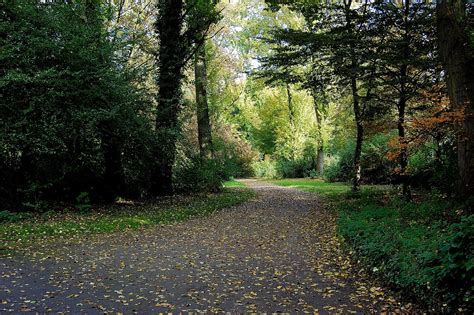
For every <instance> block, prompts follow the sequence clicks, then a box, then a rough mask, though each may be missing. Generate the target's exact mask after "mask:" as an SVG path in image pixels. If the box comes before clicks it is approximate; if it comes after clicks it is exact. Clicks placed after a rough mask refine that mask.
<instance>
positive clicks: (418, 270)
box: [338, 196, 474, 312]
mask: <svg viewBox="0 0 474 315" xmlns="http://www.w3.org/2000/svg"><path fill="white" fill-rule="evenodd" d="M362 200H363V201H357V202H348V201H345V202H342V203H339V205H338V206H339V208H340V209H343V210H344V212H343V213H342V215H341V219H340V224H339V229H340V233H341V235H342V237H343V238H344V240H345V241H346V242H347V243H348V245H349V246H350V247H351V248H352V249H353V250H354V252H355V255H356V256H357V258H358V259H360V260H362V261H363V262H364V264H366V265H368V266H369V268H370V270H372V272H373V273H374V275H376V276H377V277H380V278H382V279H383V280H384V282H385V283H387V284H389V285H391V286H393V287H395V288H397V289H398V290H400V291H402V292H403V293H404V294H405V295H406V296H409V297H411V298H416V299H417V301H420V302H421V301H423V302H424V303H425V304H426V305H427V306H430V307H435V308H436V309H440V310H441V309H443V310H444V311H447V312H452V311H453V310H457V309H458V308H466V307H467V306H468V305H470V301H471V300H472V288H473V285H474V281H473V280H474V279H473V278H472V272H470V271H471V268H472V263H473V260H474V248H473V246H472V244H471V243H472V238H473V237H474V235H473V229H472V226H473V225H472V222H473V221H472V216H471V217H463V218H461V219H456V221H457V220H460V223H452V219H451V220H446V216H448V217H449V216H452V213H450V212H452V211H453V210H452V205H449V203H447V202H444V201H440V200H436V199H434V200H430V201H425V202H422V203H421V204H414V203H406V202H403V201H400V200H397V199H394V200H390V201H389V202H388V203H387V202H384V205H381V204H380V196H376V197H374V196H370V197H368V198H363V199H362ZM470 244H471V245H470ZM420 297H423V298H420ZM443 305H444V306H443Z"/></svg>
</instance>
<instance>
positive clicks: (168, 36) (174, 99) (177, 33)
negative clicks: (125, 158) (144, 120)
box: [150, 0, 185, 196]
mask: <svg viewBox="0 0 474 315" xmlns="http://www.w3.org/2000/svg"><path fill="white" fill-rule="evenodd" d="M158 7H159V9H160V13H159V18H158V19H157V22H156V28H157V31H158V37H159V39H160V48H159V53H158V60H157V61H158V67H159V74H158V78H157V83H158V86H159V87H160V89H159V92H158V98H157V103H158V107H157V111H156V134H157V142H156V147H155V150H154V152H155V158H156V165H155V166H154V169H153V170H152V174H151V185H150V193H151V194H152V195H154V196H163V195H171V194H172V193H173V181H172V179H173V164H174V162H175V158H176V141H177V138H178V134H179V125H178V114H179V110H180V108H181V102H182V91H181V82H182V78H183V66H184V65H183V62H184V59H185V51H184V47H183V43H182V42H181V30H182V26H183V25H182V23H183V20H182V11H183V1H182V0H158Z"/></svg>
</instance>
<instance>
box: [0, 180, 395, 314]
mask: <svg viewBox="0 0 474 315" xmlns="http://www.w3.org/2000/svg"><path fill="white" fill-rule="evenodd" d="M242 182H243V183H245V184H246V185H248V186H250V187H251V188H252V189H254V190H256V192H257V197H256V198H254V199H252V200H250V201H248V202H246V203H244V204H242V205H239V206H235V207H232V208H228V209H225V210H222V211H220V212H218V213H216V214H214V215H211V216H209V217H206V218H197V219H192V220H189V221H187V222H183V223H179V224H176V225H174V226H166V227H156V228H149V229H144V230H141V231H130V232H122V233H115V234H108V235H95V236H91V237H89V238H84V239H82V240H81V241H78V240H75V241H73V240H71V241H64V242H59V243H58V242H56V243H53V244H49V245H45V246H43V247H39V248H32V249H28V250H25V251H23V252H18V253H16V254H14V255H12V256H11V257H4V258H0V270H1V278H0V313H3V312H8V311H13V312H18V311H28V310H31V311H37V312H41V313H43V312H47V311H52V312H65V313H67V312H71V313H88V314H95V313H100V314H103V313H113V314H120V313H124V314H129V313H133V312H138V313H140V314H150V313H157V312H169V311H173V312H181V311H214V312H216V311H223V310H225V311H231V312H244V311H255V310H258V311H266V312H278V311H279V312H291V313H295V312H302V311H308V312H318V311H319V312H320V313H338V312H340V313H344V314H347V313H369V312H374V311H381V310H383V309H388V310H394V309H398V308H399V307H400V306H399V304H398V303H397V302H396V301H395V299H393V298H391V297H388V295H387V294H386V293H384V292H383V291H382V289H381V288H377V287H373V286H372V285H370V284H369V282H367V281H366V279H365V278H364V277H363V275H361V274H360V273H357V272H356V271H355V269H353V268H352V267H351V266H350V262H349V260H348V258H347V257H346V256H344V255H343V254H342V252H341V249H340V248H339V242H338V240H337V237H336V232H335V229H336V227H335V220H336V219H335V216H334V214H333V212H332V211H330V210H327V209H325V208H324V207H322V205H321V203H320V202H319V200H318V196H316V195H315V194H311V193H307V192H302V191H298V190H295V189H290V188H284V187H278V186H274V185H271V184H268V183H264V182H260V181H256V180H243V181H242ZM402 311H403V309H402Z"/></svg>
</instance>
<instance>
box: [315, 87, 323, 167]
mask: <svg viewBox="0 0 474 315" xmlns="http://www.w3.org/2000/svg"><path fill="white" fill-rule="evenodd" d="M313 100H314V112H315V115H316V128H317V131H318V137H319V139H318V148H317V150H316V172H317V173H318V174H319V175H320V176H322V175H323V172H324V141H323V130H322V129H323V121H324V117H323V112H324V110H320V108H319V103H320V102H319V100H318V97H317V93H316V91H314V92H313ZM323 102H325V101H323ZM322 106H323V107H324V104H322Z"/></svg>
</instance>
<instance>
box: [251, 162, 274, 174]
mask: <svg viewBox="0 0 474 315" xmlns="http://www.w3.org/2000/svg"><path fill="white" fill-rule="evenodd" d="M252 167H253V171H254V173H255V176H257V177H261V178H278V173H277V167H276V162H274V161H259V162H254V163H253V164H252Z"/></svg>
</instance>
